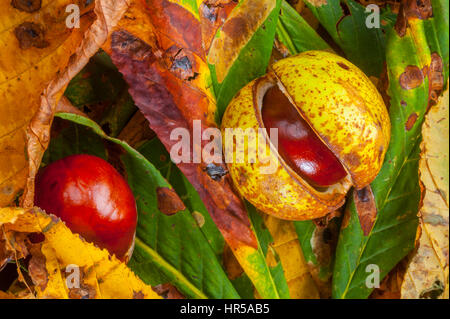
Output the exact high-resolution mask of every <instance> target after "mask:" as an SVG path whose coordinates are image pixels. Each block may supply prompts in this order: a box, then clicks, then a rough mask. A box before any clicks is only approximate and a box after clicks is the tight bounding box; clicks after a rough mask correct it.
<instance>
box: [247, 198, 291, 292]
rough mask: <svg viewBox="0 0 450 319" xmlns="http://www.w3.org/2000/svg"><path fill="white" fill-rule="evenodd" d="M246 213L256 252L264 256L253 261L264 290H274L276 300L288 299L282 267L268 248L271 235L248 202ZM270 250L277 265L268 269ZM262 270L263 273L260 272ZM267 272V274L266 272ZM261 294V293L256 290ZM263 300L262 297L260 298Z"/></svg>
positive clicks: (273, 251) (258, 214)
mask: <svg viewBox="0 0 450 319" xmlns="http://www.w3.org/2000/svg"><path fill="white" fill-rule="evenodd" d="M246 207H247V211H248V214H249V217H250V221H251V223H252V226H253V229H254V231H255V234H256V237H257V238H258V244H259V248H258V251H259V252H260V255H262V256H264V258H263V259H262V258H258V259H256V258H255V260H254V262H255V263H256V264H259V266H258V267H259V268H260V269H261V275H263V276H264V277H261V279H263V282H264V287H265V289H266V290H267V289H271V290H275V291H276V292H277V295H278V298H282V299H289V298H290V295H289V287H288V284H287V281H286V278H285V276H284V271H283V267H282V265H281V261H280V260H279V259H278V258H277V256H278V255H277V253H276V251H275V250H274V249H272V248H271V247H270V243H271V242H273V238H272V235H271V234H270V232H269V230H268V229H267V227H266V226H265V225H264V220H263V219H262V217H261V215H260V214H261V213H259V212H258V211H257V209H256V208H255V207H254V206H253V205H251V204H250V203H249V202H246ZM269 249H272V253H273V254H274V256H275V257H276V260H277V264H276V265H275V266H274V267H269V266H268V265H267V263H266V257H267V253H268V250H269ZM262 269H264V271H262ZM267 269H268V270H269V273H268V272H267ZM258 292H259V293H260V294H261V291H260V290H258ZM261 297H263V298H265V297H264V296H261Z"/></svg>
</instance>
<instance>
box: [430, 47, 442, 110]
mask: <svg viewBox="0 0 450 319" xmlns="http://www.w3.org/2000/svg"><path fill="white" fill-rule="evenodd" d="M428 83H429V84H428V85H429V106H431V105H435V104H436V103H437V102H438V99H439V95H440V94H441V92H442V90H443V89H444V74H443V63H442V58H441V56H440V55H439V54H437V53H436V52H434V53H432V54H431V62H430V67H429V68H428Z"/></svg>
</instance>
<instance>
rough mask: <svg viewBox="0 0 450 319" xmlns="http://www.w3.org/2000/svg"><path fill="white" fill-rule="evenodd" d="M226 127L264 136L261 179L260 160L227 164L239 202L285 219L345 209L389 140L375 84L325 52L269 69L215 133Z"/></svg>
mask: <svg viewBox="0 0 450 319" xmlns="http://www.w3.org/2000/svg"><path fill="white" fill-rule="evenodd" d="M227 128H228V129H236V128H241V131H244V129H245V130H248V129H253V130H254V131H259V130H261V129H262V130H265V131H266V133H267V134H264V135H263V137H262V138H263V139H265V142H266V143H265V144H263V143H260V142H258V148H260V150H259V152H260V153H264V152H265V154H266V155H267V154H269V156H268V157H269V159H270V162H271V166H272V167H274V169H273V170H271V171H270V172H267V171H266V172H265V173H264V168H265V167H267V158H265V159H264V162H263V160H262V159H261V160H260V159H259V157H257V159H256V161H254V162H252V163H246V162H244V163H237V162H236V163H234V162H232V163H227V166H228V171H229V174H230V177H231V179H232V180H233V183H234V185H235V186H236V189H237V190H238V191H239V193H240V194H241V195H242V196H243V197H244V198H245V199H246V200H248V201H249V202H251V203H252V204H253V205H254V206H255V207H256V208H258V209H259V210H261V211H263V212H265V213H267V214H270V215H274V216H276V217H278V218H282V219H288V220H311V219H316V218H320V217H323V216H325V215H326V214H328V213H330V212H332V211H335V210H336V209H338V208H339V207H340V206H342V205H343V204H344V202H345V198H346V194H347V192H348V191H349V190H350V189H351V187H352V186H353V187H355V188H356V189H362V188H364V187H366V186H367V185H369V184H370V183H371V182H372V181H373V180H374V179H375V177H376V176H377V174H378V172H379V170H380V169H381V166H382V164H383V161H384V157H385V154H386V150H387V149H388V145H389V140H390V120H389V114H388V112H387V109H386V106H385V104H384V101H383V98H382V96H381V95H380V93H379V92H378V91H377V89H376V87H375V86H374V84H373V83H372V82H371V81H370V79H369V78H368V77H367V76H366V75H365V74H364V73H363V72H362V71H361V70H359V69H358V68H357V67H356V66H355V65H353V64H352V63H351V62H350V61H347V60H346V59H344V58H342V57H340V56H337V55H335V54H332V53H329V52H325V51H308V52H304V53H301V54H299V55H296V56H292V57H289V58H286V59H282V60H279V61H277V62H276V63H274V64H273V65H272V68H271V69H270V70H269V72H268V73H267V74H266V75H264V76H262V77H260V78H258V79H256V80H254V81H253V82H251V83H249V84H248V85H247V86H245V87H244V88H243V89H241V90H240V92H239V94H237V95H236V96H235V98H234V99H233V100H232V101H231V102H230V104H229V105H228V108H227V109H226V111H225V113H224V116H223V119H222V134H224V130H225V129H227ZM274 128H276V129H277V133H278V134H277V144H276V145H275V144H274V143H273V142H272V141H271V140H270V137H271V135H272V133H271V132H270V129H274ZM260 145H262V146H260ZM242 151H243V152H244V154H246V153H248V152H249V146H248V145H247V146H245V145H244V149H243V150H239V152H242ZM233 153H236V151H235V150H234V148H233ZM232 155H233V156H234V155H235V154H232ZM258 156H259V155H258ZM230 157H231V154H230ZM233 158H234V157H233Z"/></svg>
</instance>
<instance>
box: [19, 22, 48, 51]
mask: <svg viewBox="0 0 450 319" xmlns="http://www.w3.org/2000/svg"><path fill="white" fill-rule="evenodd" d="M14 34H15V36H16V38H17V40H19V47H20V48H21V49H22V50H26V49H29V48H31V47H35V48H38V49H43V48H46V47H48V46H49V45H50V44H49V43H48V42H47V41H46V40H45V39H44V30H43V29H42V28H41V26H40V25H39V24H37V23H34V22H24V23H22V24H21V25H19V26H18V27H16V28H15V29H14Z"/></svg>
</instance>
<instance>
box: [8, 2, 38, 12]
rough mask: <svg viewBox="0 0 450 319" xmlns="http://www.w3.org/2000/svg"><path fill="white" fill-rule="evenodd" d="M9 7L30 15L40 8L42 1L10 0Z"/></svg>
mask: <svg viewBox="0 0 450 319" xmlns="http://www.w3.org/2000/svg"><path fill="white" fill-rule="evenodd" d="M11 5H12V6H13V7H14V8H16V9H17V10H20V11H24V12H28V13H32V12H35V11H38V10H39V9H40V8H41V5H42V0H12V1H11Z"/></svg>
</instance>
